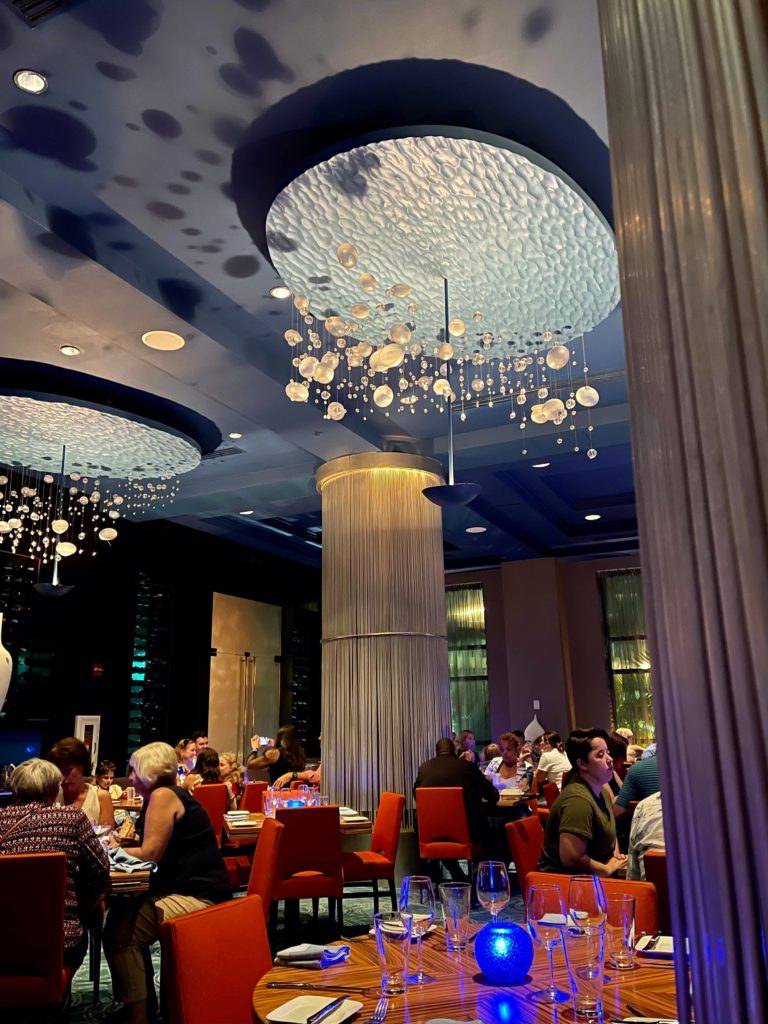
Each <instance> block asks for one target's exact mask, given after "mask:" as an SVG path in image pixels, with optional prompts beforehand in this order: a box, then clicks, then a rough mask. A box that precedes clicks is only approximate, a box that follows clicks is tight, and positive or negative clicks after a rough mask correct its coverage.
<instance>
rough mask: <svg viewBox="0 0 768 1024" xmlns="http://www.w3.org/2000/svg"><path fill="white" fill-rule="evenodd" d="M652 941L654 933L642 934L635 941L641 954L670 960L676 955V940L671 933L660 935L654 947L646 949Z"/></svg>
mask: <svg viewBox="0 0 768 1024" xmlns="http://www.w3.org/2000/svg"><path fill="white" fill-rule="evenodd" d="M652 941H653V936H652V935H641V936H640V938H639V939H638V940H637V942H636V943H635V949H636V950H637V952H638V953H640V955H641V956H648V957H658V958H659V959H660V960H670V959H672V958H673V957H674V955H675V940H674V939H673V938H672V936H671V935H660V936H659V941H658V942H657V943H656V944H655V945H654V947H653V949H646V947H647V946H648V945H649V944H650V943H651V942H652Z"/></svg>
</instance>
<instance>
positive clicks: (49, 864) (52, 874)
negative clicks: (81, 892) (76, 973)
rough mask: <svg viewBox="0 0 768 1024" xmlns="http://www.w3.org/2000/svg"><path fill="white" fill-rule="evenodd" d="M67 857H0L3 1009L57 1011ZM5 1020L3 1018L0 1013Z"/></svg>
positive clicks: (63, 983)
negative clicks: (54, 1009)
mask: <svg viewBox="0 0 768 1024" xmlns="http://www.w3.org/2000/svg"><path fill="white" fill-rule="evenodd" d="M66 878H67V856H66V854H65V853H25V854H19V855H10V854H9V855H3V856H0V920H2V921H3V922H4V927H2V928H0V1008H2V1009H4V1010H10V1009H12V1008H19V1007H29V1008H30V1009H31V1008H32V1007H41V1008H42V1007H58V1006H60V1005H61V1002H62V1000H63V999H64V996H65V995H66V993H67V990H68V988H69V985H70V982H71V981H72V974H73V972H72V970H71V968H68V967H64V963H63V960H64V887H65V884H66ZM0 1016H2V1014H0Z"/></svg>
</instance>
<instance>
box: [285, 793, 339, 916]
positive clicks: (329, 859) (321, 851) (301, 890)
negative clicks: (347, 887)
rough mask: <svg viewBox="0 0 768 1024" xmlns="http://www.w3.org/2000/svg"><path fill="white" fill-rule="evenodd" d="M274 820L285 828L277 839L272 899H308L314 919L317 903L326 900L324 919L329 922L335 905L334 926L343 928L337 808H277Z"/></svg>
mask: <svg viewBox="0 0 768 1024" xmlns="http://www.w3.org/2000/svg"><path fill="white" fill-rule="evenodd" d="M275 818H276V819H277V820H278V821H279V822H280V823H281V824H282V825H284V826H285V829H284V831H283V835H282V839H281V840H280V857H279V860H278V864H277V874H276V880H275V887H274V890H273V894H272V896H273V899H275V900H304V899H311V900H312V911H313V916H314V918H315V919H317V910H318V903H319V900H320V899H322V898H324V897H327V899H328V916H329V917H330V919H331V921H332V922H333V920H334V910H335V907H336V904H338V908H339V919H338V924H339V928H343V926H344V914H343V910H342V900H341V897H342V895H343V893H344V876H343V875H342V871H341V828H340V823H339V808H338V807H337V806H330V807H279V808H278V809H277V810H276V811H275Z"/></svg>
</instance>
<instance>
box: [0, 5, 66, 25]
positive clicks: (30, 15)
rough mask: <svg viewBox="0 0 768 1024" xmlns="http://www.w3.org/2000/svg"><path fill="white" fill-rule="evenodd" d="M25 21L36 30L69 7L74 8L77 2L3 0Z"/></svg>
mask: <svg viewBox="0 0 768 1024" xmlns="http://www.w3.org/2000/svg"><path fill="white" fill-rule="evenodd" d="M2 2H3V3H4V4H5V6H6V7H10V9H11V10H12V11H13V13H14V14H17V15H18V16H19V17H20V18H21V19H22V20H23V21H25V22H26V23H27V25H29V27H30V28H34V27H35V26H37V25H40V24H41V23H42V22H43V21H44V20H45V19H46V18H50V17H53V15H55V14H59V13H60V12H61V11H63V10H64V9H65V8H67V7H73V6H74V5H75V3H77V0H2Z"/></svg>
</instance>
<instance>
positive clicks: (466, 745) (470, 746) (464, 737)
mask: <svg viewBox="0 0 768 1024" xmlns="http://www.w3.org/2000/svg"><path fill="white" fill-rule="evenodd" d="M459 757H460V758H461V760H462V761H469V763H470V764H477V761H478V757H477V754H476V752H475V734H474V733H473V732H472V730H471V729H462V730H461V736H459Z"/></svg>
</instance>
